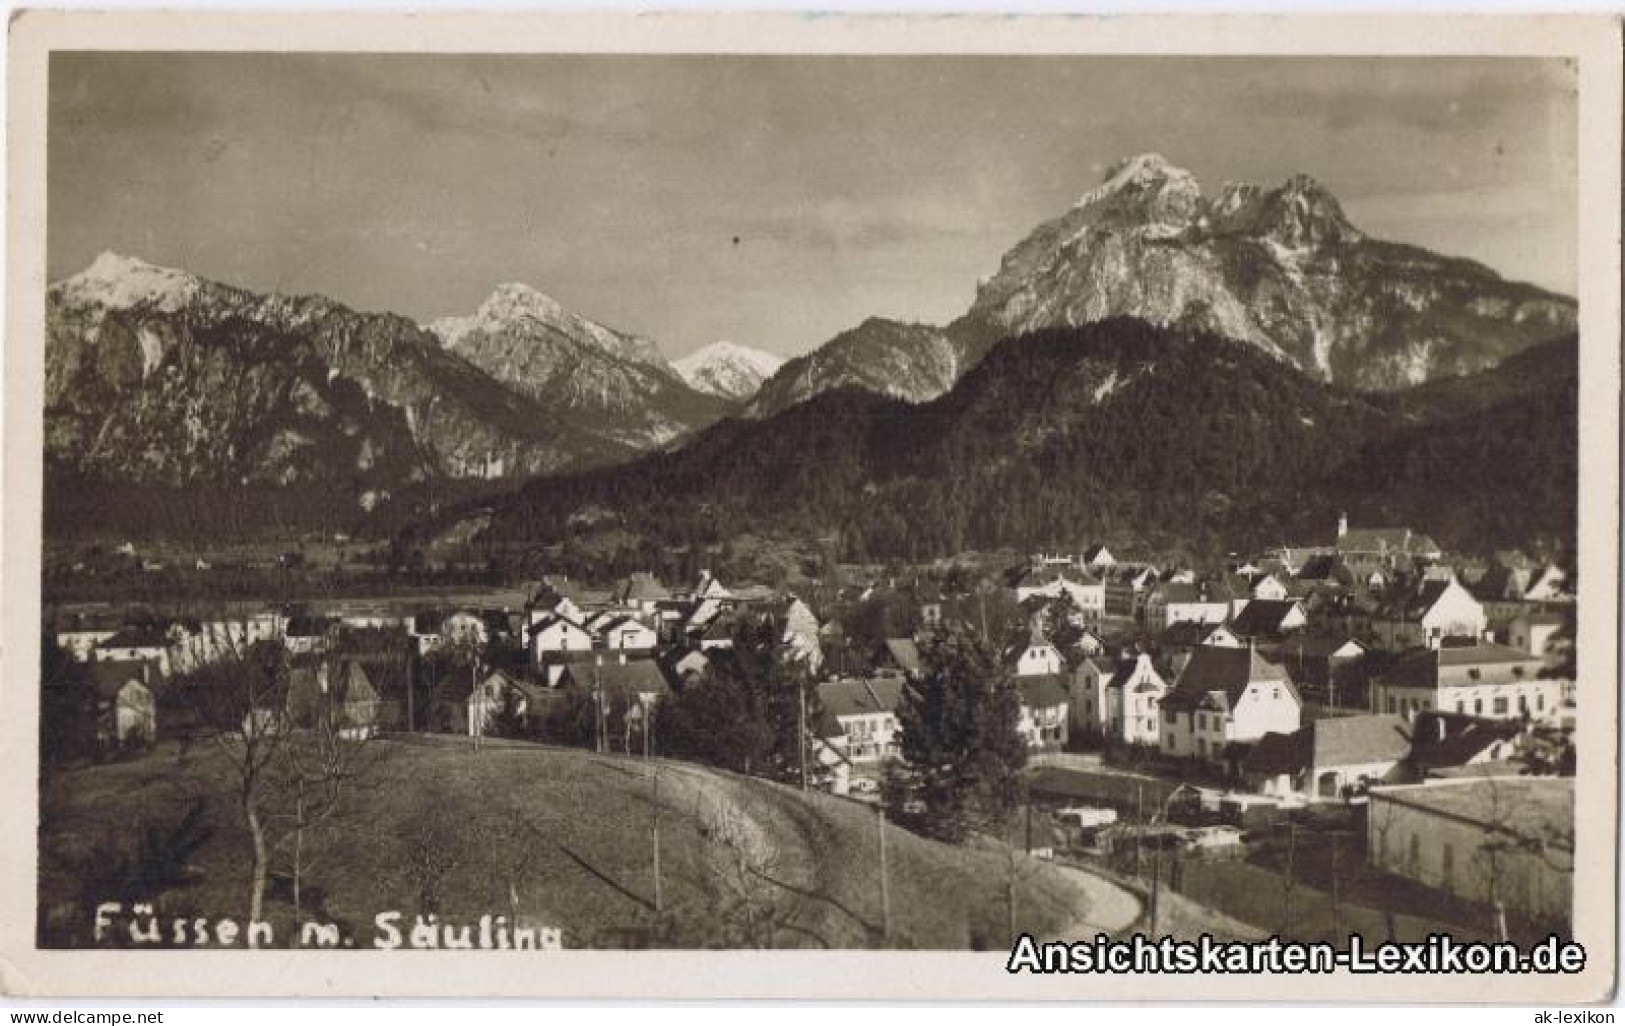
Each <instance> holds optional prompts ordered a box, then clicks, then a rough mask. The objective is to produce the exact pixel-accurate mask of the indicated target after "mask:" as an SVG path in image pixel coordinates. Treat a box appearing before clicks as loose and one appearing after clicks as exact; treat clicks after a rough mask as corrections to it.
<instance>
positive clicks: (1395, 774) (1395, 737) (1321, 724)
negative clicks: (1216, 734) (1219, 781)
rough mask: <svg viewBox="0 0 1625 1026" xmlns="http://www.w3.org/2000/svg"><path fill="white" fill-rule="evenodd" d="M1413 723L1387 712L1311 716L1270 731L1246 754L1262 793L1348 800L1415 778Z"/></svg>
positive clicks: (1248, 770) (1246, 767)
mask: <svg viewBox="0 0 1625 1026" xmlns="http://www.w3.org/2000/svg"><path fill="white" fill-rule="evenodd" d="M1410 754H1411V725H1410V723H1408V722H1407V721H1406V720H1405V718H1404V717H1402V716H1389V715H1387V714H1384V713H1373V714H1360V715H1354V716H1329V717H1325V718H1322V719H1316V720H1311V721H1309V722H1308V723H1306V724H1304V725H1303V726H1302V727H1301V728H1299V729H1298V730H1297V731H1294V732H1293V733H1290V734H1281V733H1270V734H1266V735H1265V736H1264V737H1262V738H1260V739H1259V740H1258V743H1257V744H1255V745H1254V746H1253V747H1252V749H1251V750H1250V751H1249V752H1248V753H1247V755H1246V758H1245V759H1243V760H1242V764H1241V769H1242V775H1243V777H1244V778H1245V779H1246V780H1247V781H1248V782H1249V784H1251V785H1252V786H1253V788H1254V789H1255V790H1257V791H1259V792H1260V793H1263V794H1268V795H1273V796H1275V797H1277V798H1287V799H1302V800H1304V801H1309V802H1329V801H1344V800H1347V799H1349V798H1351V797H1358V796H1360V795H1363V794H1364V793H1365V791H1366V789H1367V788H1369V787H1371V786H1373V785H1379V784H1400V783H1405V782H1406V781H1407V780H1408V779H1409V778H1410V771H1409V766H1408V763H1407V760H1408V759H1409V758H1410Z"/></svg>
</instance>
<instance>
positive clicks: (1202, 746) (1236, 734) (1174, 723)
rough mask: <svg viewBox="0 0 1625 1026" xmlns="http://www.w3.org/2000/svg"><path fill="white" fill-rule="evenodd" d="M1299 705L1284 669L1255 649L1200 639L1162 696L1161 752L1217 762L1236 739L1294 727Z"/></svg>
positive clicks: (1245, 739)
mask: <svg viewBox="0 0 1625 1026" xmlns="http://www.w3.org/2000/svg"><path fill="white" fill-rule="evenodd" d="M1302 709H1303V703H1302V700H1301V699H1300V698H1299V697H1298V691H1297V688H1295V687H1293V685H1292V681H1291V680H1290V679H1289V678H1288V677H1287V674H1286V671H1285V670H1283V669H1282V668H1281V667H1279V666H1277V665H1275V664H1274V663H1271V662H1268V661H1267V660H1265V659H1264V658H1263V657H1262V656H1260V655H1259V654H1258V652H1257V650H1255V649H1253V648H1217V647H1213V646H1207V645H1203V646H1200V647H1198V648H1196V649H1194V650H1192V652H1191V656H1190V660H1189V661H1188V662H1187V663H1186V664H1185V668H1184V669H1183V670H1181V671H1180V674H1179V680H1178V682H1177V683H1176V684H1175V685H1174V687H1173V689H1172V690H1171V691H1169V692H1168V694H1167V696H1166V697H1165V698H1164V699H1163V700H1162V712H1163V716H1162V745H1161V748H1162V753H1163V754H1164V755H1168V756H1173V757H1176V758H1187V759H1190V758H1194V759H1202V760H1205V761H1208V762H1213V763H1221V762H1223V761H1225V759H1226V757H1227V755H1228V754H1229V747H1230V745H1231V744H1233V743H1235V742H1251V741H1257V740H1258V739H1259V738H1261V737H1263V736H1264V735H1265V734H1269V733H1272V732H1273V733H1278V734H1290V733H1293V732H1294V731H1296V730H1297V729H1298V727H1299V725H1300V720H1301V717H1302Z"/></svg>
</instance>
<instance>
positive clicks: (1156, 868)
mask: <svg viewBox="0 0 1625 1026" xmlns="http://www.w3.org/2000/svg"><path fill="white" fill-rule="evenodd" d="M1161 890H1162V845H1161V844H1158V845H1157V847H1156V848H1155V849H1154V850H1153V852H1152V855H1151V939H1152V940H1156V939H1157V903H1158V898H1159V897H1160V896H1161V895H1160V894H1159V893H1158V892H1159V891H1161Z"/></svg>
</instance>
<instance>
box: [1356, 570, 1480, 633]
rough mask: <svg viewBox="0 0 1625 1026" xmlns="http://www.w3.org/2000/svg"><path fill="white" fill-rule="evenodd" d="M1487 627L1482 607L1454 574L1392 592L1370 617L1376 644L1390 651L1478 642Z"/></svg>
mask: <svg viewBox="0 0 1625 1026" xmlns="http://www.w3.org/2000/svg"><path fill="white" fill-rule="evenodd" d="M1488 624H1489V620H1488V618H1487V617H1486V616H1485V614H1484V606H1483V604H1482V603H1480V602H1479V601H1478V599H1476V598H1474V597H1473V594H1472V592H1470V591H1468V590H1467V589H1466V588H1465V587H1463V586H1462V584H1461V582H1460V581H1458V580H1456V578H1455V577H1454V576H1453V575H1452V576H1451V577H1450V578H1449V579H1448V580H1443V581H1427V580H1424V581H1421V582H1419V583H1418V584H1416V585H1414V586H1411V587H1403V588H1395V589H1393V590H1392V591H1391V593H1389V594H1387V595H1384V596H1383V601H1382V603H1381V604H1380V605H1379V606H1378V608H1377V612H1376V613H1375V615H1373V616H1372V618H1371V630H1372V633H1373V634H1374V635H1375V638H1376V642H1377V645H1378V646H1379V647H1381V648H1383V649H1384V650H1386V651H1389V652H1400V651H1403V650H1405V649H1408V648H1415V647H1425V648H1438V647H1440V646H1441V645H1443V644H1445V643H1446V641H1447V639H1450V640H1456V639H1466V640H1468V641H1477V640H1479V639H1481V638H1482V637H1483V636H1484V631H1485V629H1486V627H1487V626H1488Z"/></svg>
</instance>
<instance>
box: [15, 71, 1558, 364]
mask: <svg viewBox="0 0 1625 1026" xmlns="http://www.w3.org/2000/svg"><path fill="white" fill-rule="evenodd" d="M1576 113H1577V85H1576V78H1575V71H1574V68H1573V67H1572V65H1570V64H1569V63H1567V62H1565V61H1563V60H1557V59H1550V60H1548V59H1531V58H1438V57H1428V58H1396V57H1383V58H1325V57H1286V58H1255V57H1138V56H1135V57H1120V56H1109V57H1103V56H1075V57H1074V56H1067V57H1053V56H1052V57H1004V56H954V57H936V56H926V57H897V56H879V57H838V56H837V57H802V56H762V57H756V56H728V57H721V56H654V57H650V56H523V57H512V56H502V57H498V56H442V55H432V56H422V55H412V56H406V55H402V56H387V55H386V56H378V55H309V54H307V55H286V54H153V53H145V54H129V53H110V52H103V53H70V54H63V53H58V54H55V55H53V57H52V62H51V69H50V114H49V117H50V121H49V129H48V131H49V149H48V160H49V168H48V190H49V194H48V212H47V219H48V231H47V234H48V255H47V259H48V265H49V271H50V275H51V278H52V279H53V280H57V279H60V278H64V277H67V276H69V275H72V274H74V273H75V272H77V271H79V270H81V269H83V268H84V267H85V266H87V265H88V264H89V263H90V262H91V261H92V260H93V259H94V258H95V257H96V255H97V254H98V253H100V252H101V251H103V250H113V251H116V252H119V253H123V254H126V255H131V256H137V257H141V258H143V259H146V260H149V261H151V262H153V263H157V264H163V265H167V266H175V267H182V268H185V269H186V270H189V271H192V272H194V273H197V274H200V275H203V276H204V277H208V278H213V279H216V280H220V281H225V282H228V283H231V284H234V285H240V286H243V287H246V288H251V289H255V290H260V291H278V292H290V293H304V292H319V293H322V294H325V295H328V296H331V297H333V298H335V299H338V300H340V301H341V302H344V303H346V304H349V305H351V306H354V307H357V308H359V309H363V310H391V311H395V312H398V313H402V314H405V315H407V316H410V317H414V318H417V319H419V320H423V321H427V320H430V319H433V318H436V317H441V316H447V315H460V314H466V313H470V312H472V311H473V310H475V309H476V308H477V307H478V306H479V304H480V302H481V300H482V299H483V298H484V297H485V296H486V295H488V294H489V293H490V291H491V290H492V288H493V287H495V286H496V285H497V284H499V283H503V282H512V281H519V282H524V283H526V284H529V285H532V286H534V287H536V288H538V289H540V290H541V291H543V292H545V293H547V294H549V295H551V296H553V297H554V298H555V299H557V300H559V301H560V302H561V303H563V304H564V305H565V306H567V307H569V308H570V309H573V310H575V311H577V312H578V313H581V314H582V315H584V316H587V317H590V318H592V319H594V320H598V321H600V322H603V323H605V324H609V325H611V326H613V327H617V328H620V329H623V330H627V331H633V332H637V333H639V334H642V335H646V336H648V337H650V338H652V339H654V340H656V342H657V343H658V344H659V345H660V347H661V349H662V350H663V351H664V352H665V353H666V354H667V355H668V356H673V357H675V356H679V355H682V354H683V353H686V352H688V351H690V350H693V349H696V348H699V347H700V346H702V345H705V344H707V343H710V342H713V341H717V340H719V339H729V340H732V341H735V342H739V343H743V344H746V345H754V346H758V347H761V348H764V349H768V350H770V351H773V352H776V353H779V354H781V355H793V354H796V353H800V352H804V351H807V350H809V349H812V348H814V347H816V346H818V345H819V344H821V343H822V342H824V341H826V340H827V339H829V338H830V337H832V336H834V335H835V334H837V333H839V332H840V331H842V330H844V329H846V328H849V327H852V326H853V325H856V324H858V323H859V322H861V321H862V320H864V319H865V318H867V317H869V316H885V317H894V318H898V319H902V320H912V321H922V322H927V323H946V322H947V321H949V320H952V319H953V318H954V317H956V316H958V315H959V314H961V313H963V312H964V311H965V309H966V308H967V307H968V306H969V305H970V302H971V300H972V298H973V296H974V294H975V288H976V283H977V281H978V280H979V279H981V278H984V277H987V276H989V275H991V274H993V272H994V271H995V270H997V268H998V263H999V258H1000V256H1001V255H1002V254H1003V253H1004V252H1005V251H1006V250H1008V249H1009V248H1010V247H1011V246H1013V245H1014V244H1015V243H1016V242H1018V241H1019V240H1020V239H1021V238H1022V237H1023V236H1024V235H1026V234H1027V233H1028V232H1029V231H1030V230H1031V229H1032V228H1034V227H1036V226H1037V225H1038V224H1039V223H1040V222H1042V221H1044V220H1046V219H1048V218H1051V217H1054V216H1056V215H1058V214H1060V213H1062V212H1063V211H1064V210H1065V209H1066V208H1067V207H1069V206H1070V205H1072V204H1073V203H1075V202H1076V201H1077V199H1078V197H1079V196H1081V195H1082V194H1083V193H1085V192H1087V191H1088V190H1089V189H1090V188H1091V187H1093V186H1094V185H1096V184H1098V182H1099V181H1100V179H1101V177H1102V175H1103V174H1104V172H1105V170H1106V169H1107V167H1109V166H1110V165H1111V164H1112V163H1113V162H1114V161H1116V160H1118V159H1120V158H1123V157H1127V156H1130V155H1132V154H1136V153H1141V152H1146V151H1154V152H1158V153H1161V154H1163V155H1164V156H1166V157H1167V158H1168V159H1169V160H1170V161H1172V162H1173V163H1175V164H1177V165H1179V166H1181V167H1184V168H1187V169H1189V170H1190V171H1192V172H1193V173H1194V174H1195V175H1196V176H1197V178H1198V179H1199V180H1200V181H1201V182H1202V184H1203V187H1204V191H1206V192H1207V193H1208V194H1209V195H1212V194H1215V193H1216V192H1217V191H1218V189H1219V188H1220V187H1221V186H1222V185H1223V183H1225V182H1226V181H1250V182H1257V183H1260V184H1265V185H1271V184H1277V183H1279V182H1281V181H1284V180H1285V179H1286V178H1287V177H1289V176H1290V175H1292V174H1293V173H1297V172H1304V173H1307V174H1310V175H1312V176H1314V177H1315V178H1317V179H1319V180H1320V181H1321V182H1323V183H1324V184H1325V185H1326V186H1327V187H1328V188H1330V189H1331V190H1332V191H1333V192H1334V193H1335V194H1336V195H1337V196H1338V198H1339V199H1340V200H1341V201H1342V203H1343V206H1344V209H1345V211H1346V212H1347V213H1348V215H1349V217H1350V219H1351V220H1352V221H1353V222H1354V223H1355V224H1356V225H1357V226H1358V227H1360V228H1362V229H1363V230H1365V231H1366V232H1367V233H1368V234H1371V235H1375V236H1379V237H1384V238H1390V239H1397V240H1400V241H1405V242H1411V243H1415V244H1418V245H1422V246H1426V247H1428V248H1430V249H1435V250H1438V251H1440V252H1442V253H1446V254H1450V255H1454V256H1466V257H1471V258H1473V259H1476V260H1479V261H1481V262H1483V263H1485V264H1488V265H1489V266H1490V267H1492V268H1494V269H1495V270H1497V271H1499V272H1500V273H1502V274H1503V275H1505V276H1506V277H1509V278H1515V279H1519V280H1524V281H1531V282H1534V283H1536V284H1538V285H1542V286H1545V287H1547V288H1550V289H1554V290H1556V291H1559V292H1563V293H1566V294H1570V295H1572V294H1573V293H1574V291H1575V288H1576V276H1577V268H1576V260H1577V255H1576V248H1577V217H1578V209H1577V207H1578V201H1577V174H1578V171H1577V161H1578V154H1577V149H1578V145H1577V136H1576V133H1577V123H1576Z"/></svg>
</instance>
